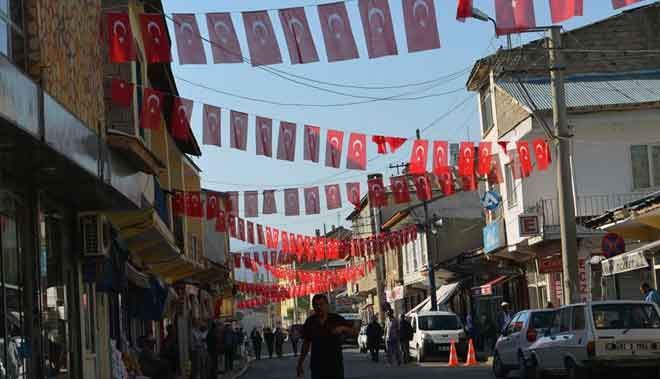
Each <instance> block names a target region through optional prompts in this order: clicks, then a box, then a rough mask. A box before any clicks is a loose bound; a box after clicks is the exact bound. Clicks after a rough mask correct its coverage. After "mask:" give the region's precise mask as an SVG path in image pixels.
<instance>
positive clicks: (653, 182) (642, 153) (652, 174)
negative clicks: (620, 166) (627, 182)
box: [630, 145, 660, 190]
mask: <svg viewBox="0 0 660 379" xmlns="http://www.w3.org/2000/svg"><path fill="white" fill-rule="evenodd" d="M630 161H631V163H632V180H633V190H639V189H645V188H650V187H658V186H660V145H632V146H630Z"/></svg>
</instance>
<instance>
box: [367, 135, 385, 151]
mask: <svg viewBox="0 0 660 379" xmlns="http://www.w3.org/2000/svg"><path fill="white" fill-rule="evenodd" d="M371 141H372V142H373V143H375V144H376V146H377V152H378V154H387V144H386V142H385V136H371Z"/></svg>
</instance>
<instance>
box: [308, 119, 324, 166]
mask: <svg viewBox="0 0 660 379" xmlns="http://www.w3.org/2000/svg"><path fill="white" fill-rule="evenodd" d="M304 145H305V154H304V159H305V160H306V161H312V162H316V163H318V161H319V150H320V147H321V128H319V127H318V126H313V125H305V143H304Z"/></svg>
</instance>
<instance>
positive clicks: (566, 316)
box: [559, 308, 572, 333]
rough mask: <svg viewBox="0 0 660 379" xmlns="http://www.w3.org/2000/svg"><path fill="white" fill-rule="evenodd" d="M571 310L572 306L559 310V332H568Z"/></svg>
mask: <svg viewBox="0 0 660 379" xmlns="http://www.w3.org/2000/svg"><path fill="white" fill-rule="evenodd" d="M571 310H572V308H564V309H562V310H561V311H559V332H560V333H563V332H568V331H569V330H571Z"/></svg>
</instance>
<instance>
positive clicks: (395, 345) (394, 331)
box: [385, 309, 401, 366]
mask: <svg viewBox="0 0 660 379" xmlns="http://www.w3.org/2000/svg"><path fill="white" fill-rule="evenodd" d="M399 335H400V330H399V322H398V321H397V319H396V317H394V311H392V310H391V309H390V310H388V311H387V331H386V332H385V341H386V343H387V361H388V363H389V364H391V365H394V363H395V362H396V364H397V366H401V349H400V348H399V344H400V342H399Z"/></svg>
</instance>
